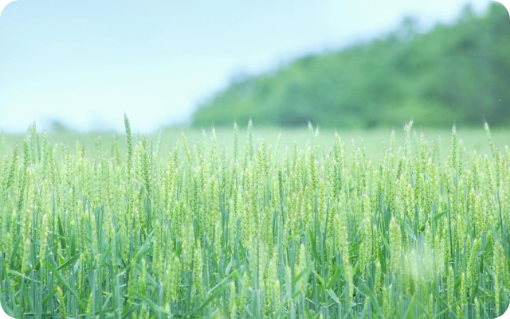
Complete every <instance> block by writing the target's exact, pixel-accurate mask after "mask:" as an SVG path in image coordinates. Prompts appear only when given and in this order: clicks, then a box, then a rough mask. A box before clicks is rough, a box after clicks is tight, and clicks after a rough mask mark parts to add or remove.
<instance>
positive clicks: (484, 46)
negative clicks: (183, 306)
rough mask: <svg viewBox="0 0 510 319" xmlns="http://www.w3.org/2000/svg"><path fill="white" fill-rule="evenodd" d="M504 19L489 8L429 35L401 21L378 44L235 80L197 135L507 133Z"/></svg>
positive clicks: (507, 24)
mask: <svg viewBox="0 0 510 319" xmlns="http://www.w3.org/2000/svg"><path fill="white" fill-rule="evenodd" d="M509 82H510V19H509V17H508V12H507V11H506V9H505V7H503V5H501V4H499V3H495V2H492V4H491V5H490V6H489V7H488V9H487V11H486V12H485V13H484V14H482V15H480V16H477V15H475V14H473V12H472V11H471V10H470V9H469V7H466V8H465V9H464V10H463V12H462V14H461V15H460V17H459V18H458V19H457V20H456V21H455V23H453V24H451V25H437V26H435V27H434V28H433V29H432V30H430V31H429V32H427V33H426V34H420V33H418V32H417V31H416V22H415V21H414V20H412V19H406V20H405V21H404V22H403V23H402V25H401V27H400V28H399V29H398V30H396V31H395V32H394V33H392V34H390V35H388V36H387V37H385V38H383V39H378V40H373V41H370V42H368V43H361V44H358V45H354V46H351V47H348V48H346V49H344V50H341V51H339V52H332V53H323V54H318V55H310V56H306V57H303V58H300V59H298V60H296V61H294V62H292V63H289V64H288V65H286V66H284V67H282V68H280V69H278V70H275V71H273V72H269V73H265V74H261V75H258V76H252V77H244V78H240V79H238V80H236V81H234V82H233V83H231V85H230V86H229V87H228V88H227V89H225V90H224V91H221V92H219V93H217V94H216V95H215V96H213V97H212V98H211V99H210V100H208V101H206V102H204V103H203V105H201V106H200V108H199V109H198V110H197V111H196V113H195V114H194V116H193V124H194V125H196V126H204V127H210V125H211V123H214V125H216V126H218V125H230V124H231V123H232V122H233V120H234V119H235V120H237V122H238V123H240V124H241V123H242V124H243V125H245V124H246V123H247V122H248V119H249V118H252V119H253V120H254V121H255V122H256V123H258V125H277V126H299V125H306V124H307V122H308V121H311V122H312V123H313V124H318V125H320V126H322V127H336V128H369V127H375V126H398V127H400V126H401V125H403V123H405V122H406V121H408V119H410V118H413V119H414V121H415V123H417V124H418V125H420V126H449V125H451V123H453V122H456V123H457V124H468V125H476V126H479V125H481V124H482V123H483V121H484V119H485V120H487V121H488V122H489V123H491V125H494V126H496V125H510V90H508V83H509Z"/></svg>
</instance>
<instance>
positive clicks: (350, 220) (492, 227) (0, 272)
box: [0, 118, 510, 319]
mask: <svg viewBox="0 0 510 319" xmlns="http://www.w3.org/2000/svg"><path fill="white" fill-rule="evenodd" d="M439 134H440V136H441V140H435V141H434V140H427V139H426V136H428V135H432V136H433V137H435V136H437V134H436V132H434V131H428V130H426V131H424V134H423V135H421V133H420V132H416V133H415V131H413V130H412V129H411V126H410V125H408V126H406V128H405V129H404V130H402V132H400V131H397V132H395V134H390V132H384V134H381V132H380V131H372V132H369V133H363V134H362V133H361V132H354V133H352V132H339V134H338V135H335V134H334V132H331V131H323V132H321V134H320V135H319V133H318V131H317V130H313V129H310V131H304V130H297V131H289V130H286V131H283V132H282V134H281V137H280V138H278V137H277V136H278V130H274V129H273V130H270V129H266V130H264V131H260V130H259V131H257V130H253V129H252V128H251V126H250V127H249V128H248V130H247V132H246V134H242V135H245V137H246V138H245V139H242V138H240V137H239V135H240V134H239V133H238V132H237V127H235V128H234V130H232V132H226V131H223V130H217V131H214V130H213V131H212V132H211V133H210V134H205V133H202V132H197V131H189V132H186V134H181V133H180V132H172V131H163V132H162V133H161V135H156V136H151V137H145V136H140V137H134V136H133V135H132V134H131V129H130V125H129V121H128V120H127V118H126V134H125V135H124V136H119V137H118V138H114V137H113V136H112V135H106V136H103V138H101V139H95V141H94V142H92V139H91V138H87V139H84V140H82V142H81V143H79V144H78V146H77V147H75V144H74V142H73V140H74V139H76V138H77V136H76V135H69V136H65V137H64V136H62V135H60V137H59V136H54V137H53V136H52V137H51V139H52V140H59V138H60V139H61V141H62V142H66V141H67V143H68V145H72V147H71V146H67V144H66V143H57V144H52V143H50V139H49V138H48V135H45V134H42V135H41V134H39V133H38V132H37V130H36V128H35V125H34V126H33V127H32V128H31V129H30V130H29V132H28V133H27V135H26V136H24V137H23V138H22V139H21V138H20V137H16V136H6V137H5V139H4V143H3V147H2V148H0V152H1V153H0V155H1V156H2V160H1V162H0V172H2V174H0V194H2V196H1V197H0V217H1V218H0V221H1V227H0V232H1V233H0V234H1V237H0V238H1V240H0V284H1V291H0V300H1V304H2V307H3V308H4V310H5V311H6V312H7V313H8V314H9V315H10V316H12V317H15V318H29V317H30V318H43V317H54V318H92V317H99V318H126V317H128V318H170V317H174V318H210V317H215V318H292V319H293V318H339V317H340V318H496V317H498V316H499V315H500V314H502V313H503V312H504V311H505V310H506V309H507V308H508V306H509V303H510V262H509V260H510V258H509V255H510V244H509V243H510V185H509V184H510V151H509V150H508V148H507V147H505V145H504V144H503V143H504V138H505V132H503V131H501V132H494V133H493V134H492V136H491V134H490V132H489V130H488V128H487V129H486V132H483V131H459V132H456V131H455V130H454V131H453V133H452V132H448V133H446V132H439ZM261 135H265V138H261ZM360 135H363V141H361V140H360V139H359V136H360ZM461 135H462V136H468V138H467V139H466V142H462V141H461V140H460V138H459V137H458V136H461ZM220 136H221V138H220ZM384 136H387V141H386V143H385V144H383V143H382V140H383V139H384ZM353 137H354V138H355V140H354V142H351V140H352V138H353ZM121 138H122V140H121ZM103 140H104V141H103ZM135 140H136V141H135ZM222 140H223V141H222ZM243 140H244V141H243ZM294 140H296V143H295V144H294ZM480 140H483V141H485V142H484V144H481V143H480V142H479V141H480ZM16 141H17V143H19V145H22V146H20V147H16V146H14V145H15V143H16ZM344 141H346V143H345V142H344ZM227 147H228V148H227ZM468 149H469V150H468ZM475 150H476V151H477V152H474V151H475ZM484 153H487V155H485V154H484Z"/></svg>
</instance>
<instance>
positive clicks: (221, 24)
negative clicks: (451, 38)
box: [0, 0, 489, 132]
mask: <svg viewBox="0 0 510 319" xmlns="http://www.w3.org/2000/svg"><path fill="white" fill-rule="evenodd" d="M471 3H472V5H473V7H474V9H475V11H481V10H483V9H484V8H485V7H486V5H487V4H488V3H489V2H488V1H486V0H475V1H473V2H471ZM465 4H466V2H464V1H462V0H447V1H444V0H430V1H416V0H413V1H402V0H388V1H384V2H382V1H375V0H370V1H363V2H359V1H358V2H353V1H333V0H327V1H311V0H304V1H289V0H285V1H267V0H264V1H233V0H221V1H214V2H212V1H208V2H200V3H199V4H198V3H192V2H183V1H119V0H109V1H98V0H93V1H63V0H55V1H36V0H18V1H15V2H12V3H9V4H8V5H7V6H6V7H5V9H4V10H3V11H2V12H1V16H0V129H2V130H5V131H8V132H21V131H24V130H26V129H27V127H28V126H29V125H30V124H31V123H32V122H34V121H36V122H37V124H38V126H39V127H40V128H49V125H50V123H51V122H52V121H53V120H58V121H60V122H62V123H64V124H65V125H66V126H68V127H71V128H73V129H76V130H90V129H115V130H122V129H123V114H124V113H127V114H128V115H129V117H130V118H131V123H132V126H133V129H134V130H135V131H151V130H154V129H157V128H158V127H161V126H163V125H170V124H176V123H184V124H185V123H186V121H187V120H188V119H189V117H190V115H191V114H192V112H193V110H194V109H195V108H196V106H197V104H199V103H200V101H202V100H203V99H205V98H207V97H209V96H211V95H213V94H214V93H215V92H216V91H218V90H220V89H222V88H224V87H226V85H227V84H228V83H229V81H230V79H231V78H232V77H234V76H237V75H240V74H256V73H260V72H264V71H267V70H270V69H273V68H276V67H278V65H280V64H282V63H285V62H286V61H289V60H291V59H292V58H295V57H299V56H302V55H305V54H309V53H315V52H321V51H323V50H328V49H339V48H342V47H345V46H346V45H349V44H351V43H354V42H355V41H359V40H367V39H371V38H374V37H377V36H379V35H382V34H385V33H387V32H389V31H391V30H393V29H395V28H396V27H397V26H398V24H399V23H400V21H401V20H402V19H403V18H404V17H405V16H408V15H411V16H414V17H416V18H417V19H418V21H419V22H420V25H421V27H423V29H424V30H426V29H427V28H429V27H430V26H432V25H433V24H434V23H436V22H437V21H441V22H445V23H448V22H450V21H453V19H455V17H456V16H457V15H458V14H459V12H460V10H461V8H462V6H463V5H465Z"/></svg>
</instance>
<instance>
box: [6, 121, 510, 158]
mask: <svg viewBox="0 0 510 319" xmlns="http://www.w3.org/2000/svg"><path fill="white" fill-rule="evenodd" d="M215 131H216V136H217V139H218V142H219V145H220V147H223V146H224V147H225V148H226V150H227V153H229V151H231V147H232V145H233V140H234V134H233V132H234V130H233V129H232V128H225V127H222V128H217V129H215ZM391 131H392V129H390V128H382V129H376V130H354V131H335V130H331V129H320V128H319V134H318V138H317V143H318V145H319V147H320V148H322V149H323V150H325V151H327V150H329V149H330V148H331V147H332V146H333V142H334V139H335V133H336V134H338V135H339V136H340V138H341V140H342V141H343V142H344V143H345V144H346V148H347V150H352V145H353V142H354V145H356V147H358V146H360V145H362V144H361V143H363V145H364V146H365V148H366V152H367V156H368V157H369V159H371V160H372V161H378V159H379V157H380V156H381V155H382V153H383V150H384V149H385V148H386V147H387V146H388V145H389V143H390V136H391ZM211 132H212V130H211V129H207V130H204V131H203V130H200V129H182V130H179V129H163V130H160V131H156V132H153V133H145V134H144V133H140V132H133V133H134V138H135V140H137V139H141V138H142V137H143V135H147V136H148V137H149V141H150V142H151V143H152V144H153V146H154V147H156V144H157V142H158V140H159V136H160V134H161V140H160V147H159V154H157V155H159V156H165V155H167V154H168V152H169V151H170V150H171V149H172V148H174V147H175V145H176V143H178V142H179V141H180V139H181V135H182V133H184V134H185V136H186V139H187V141H188V143H189V144H190V145H194V144H195V143H196V142H204V136H205V139H206V140H207V142H210V140H211V136H212V135H211ZM422 133H423V136H424V138H425V140H427V141H428V142H429V143H433V142H439V143H440V146H441V151H442V152H441V153H442V154H447V153H448V152H449V151H450V149H451V144H452V143H451V133H452V131H451V129H431V128H425V129H420V128H414V129H413V136H414V140H412V141H411V142H412V143H413V144H415V145H419V141H420V136H421V134H422ZM457 134H458V136H459V140H460V141H462V143H463V145H464V147H466V149H467V151H468V152H469V153H472V152H473V151H476V152H477V153H478V154H485V153H487V154H488V153H489V152H490V146H489V144H488V140H487V134H486V133H485V131H484V129H483V126H482V125H480V128H476V129H474V128H457ZM491 134H492V139H493V142H494V144H495V145H496V146H497V147H499V148H504V147H505V146H507V145H510V129H491ZM314 135H315V130H314V132H313V133H310V129H309V128H274V127H257V126H256V125H255V126H254V129H253V139H254V145H255V146H257V145H258V144H259V143H260V141H261V140H262V139H265V140H266V142H267V144H268V146H272V147H273V148H274V146H275V145H276V144H277V142H278V139H279V136H280V143H279V144H280V154H283V151H284V150H285V147H288V148H289V150H292V149H293V147H294V144H296V145H297V147H298V148H299V149H301V148H303V147H305V146H306V143H307V142H308V140H309V139H311V138H313V136H314ZM115 136H117V140H118V144H119V149H120V150H121V156H123V155H124V154H125V148H126V142H125V135H124V133H114V132H88V133H77V132H60V133H57V132H49V133H48V138H49V140H50V141H51V142H52V143H55V144H58V143H63V144H64V145H67V146H68V147H69V149H70V151H71V152H74V151H75V150H76V147H77V142H78V143H79V145H80V147H83V145H85V149H86V150H87V151H92V150H94V145H95V142H96V140H97V139H98V137H100V138H101V143H102V145H103V147H104V148H105V149H109V148H111V145H112V143H113V141H114V137H115ZM24 138H25V134H16V135H14V134H4V136H2V138H0V145H5V147H4V146H1V147H0V155H1V154H3V149H6V150H12V149H13V147H14V145H15V144H18V145H22V144H23V139H24ZM239 138H240V139H241V140H244V139H245V138H246V128H242V127H240V128H239ZM403 142H404V129H403V127H402V128H396V129H395V143H396V145H403ZM241 144H242V143H241ZM243 147H244V145H240V148H241V149H243Z"/></svg>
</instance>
